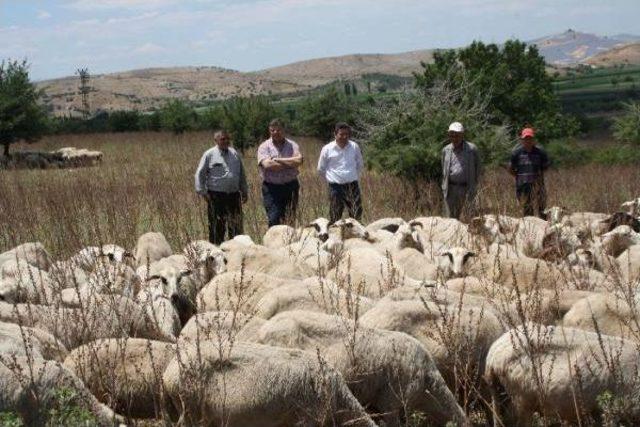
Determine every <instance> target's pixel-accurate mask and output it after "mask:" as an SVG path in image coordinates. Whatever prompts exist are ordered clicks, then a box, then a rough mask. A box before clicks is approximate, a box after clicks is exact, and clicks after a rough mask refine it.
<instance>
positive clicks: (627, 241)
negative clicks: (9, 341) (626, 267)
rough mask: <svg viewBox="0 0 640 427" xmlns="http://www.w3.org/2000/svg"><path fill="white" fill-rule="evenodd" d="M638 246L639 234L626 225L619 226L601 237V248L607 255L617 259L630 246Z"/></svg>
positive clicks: (639, 241) (639, 242)
mask: <svg viewBox="0 0 640 427" xmlns="http://www.w3.org/2000/svg"><path fill="white" fill-rule="evenodd" d="M639 244H640V233H636V232H635V231H633V229H632V228H631V227H629V226H628V225H620V226H618V227H616V228H615V229H613V230H611V231H609V232H608V233H605V234H603V235H602V237H601V247H602V248H603V250H604V252H605V253H606V254H607V255H611V256H612V257H614V258H617V257H618V256H620V254H622V253H623V252H624V251H626V250H627V249H629V247H630V246H632V245H639Z"/></svg>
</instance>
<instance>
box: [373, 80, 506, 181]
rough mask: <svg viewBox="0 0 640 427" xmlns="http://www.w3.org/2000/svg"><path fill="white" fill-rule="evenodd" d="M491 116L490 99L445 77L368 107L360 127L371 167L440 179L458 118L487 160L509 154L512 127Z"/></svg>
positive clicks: (494, 161) (411, 176) (495, 160)
mask: <svg viewBox="0 0 640 427" xmlns="http://www.w3.org/2000/svg"><path fill="white" fill-rule="evenodd" d="M489 119H490V114H489V113H488V104H487V100H486V99H481V98H470V97H468V96H467V91H466V90H465V87H464V86H463V87H462V88H460V87H455V86H453V85H452V83H451V82H449V81H440V82H437V83H436V84H434V85H433V86H432V87H431V88H429V89H425V90H421V91H418V92H416V93H407V94H404V95H403V96H401V97H400V98H398V99H396V100H393V101H390V102H389V101H387V102H384V103H382V104H378V105H376V106H374V107H371V108H369V109H367V110H366V113H365V115H364V121H363V123H362V124H361V126H360V127H361V128H362V139H363V140H364V141H365V143H366V145H365V149H366V152H367V158H368V162H369V165H370V166H372V167H373V168H375V169H378V170H381V171H386V172H390V173H392V174H394V175H397V176H401V177H405V178H408V179H410V180H417V179H426V180H435V179H438V178H440V176H441V173H442V171H441V165H440V161H441V151H442V148H443V147H444V146H445V145H446V144H448V140H447V129H448V127H449V124H450V123H451V122H453V121H460V122H462V123H463V124H464V126H465V128H466V135H465V139H467V140H469V141H471V142H473V143H474V144H476V145H477V146H478V148H479V150H480V155H481V157H482V162H483V164H485V165H487V164H489V165H492V164H493V165H495V164H499V163H502V162H505V161H506V160H507V159H508V157H509V153H510V150H511V147H512V145H513V141H510V138H509V136H508V129H507V128H506V127H503V126H496V125H492V124H491V123H490V121H489Z"/></svg>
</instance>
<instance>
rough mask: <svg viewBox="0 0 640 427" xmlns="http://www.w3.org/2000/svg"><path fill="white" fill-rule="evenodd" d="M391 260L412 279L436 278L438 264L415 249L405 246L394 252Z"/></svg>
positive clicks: (430, 279)
mask: <svg viewBox="0 0 640 427" xmlns="http://www.w3.org/2000/svg"><path fill="white" fill-rule="evenodd" d="M393 261H394V262H395V263H397V264H398V265H399V266H400V267H402V269H403V270H404V272H405V273H406V274H407V276H408V277H410V278H412V279H415V280H425V281H433V280H436V279H437V278H438V264H437V263H436V262H434V260H433V259H431V258H430V257H428V256H426V255H425V254H424V253H422V252H420V251H418V250H416V249H413V248H406V249H402V250H401V251H398V252H395V253H394V254H393Z"/></svg>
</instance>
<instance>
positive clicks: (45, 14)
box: [37, 10, 51, 20]
mask: <svg viewBox="0 0 640 427" xmlns="http://www.w3.org/2000/svg"><path fill="white" fill-rule="evenodd" d="M37 17H38V19H41V20H44V19H49V18H51V14H50V13H49V12H47V11H46V10H39V11H38V15H37Z"/></svg>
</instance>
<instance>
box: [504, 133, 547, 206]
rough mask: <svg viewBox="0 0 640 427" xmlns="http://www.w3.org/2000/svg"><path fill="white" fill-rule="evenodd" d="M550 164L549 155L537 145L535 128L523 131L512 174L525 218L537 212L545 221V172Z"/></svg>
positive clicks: (512, 155)
mask: <svg viewBox="0 0 640 427" xmlns="http://www.w3.org/2000/svg"><path fill="white" fill-rule="evenodd" d="M550 164H551V162H550V160H549V156H547V153H546V152H545V151H544V150H543V149H542V148H541V147H539V146H537V145H536V140H535V132H534V130H533V128H531V127H525V128H524V129H522V132H521V133H520V144H519V145H518V146H517V147H516V148H515V149H514V150H513V152H512V153H511V168H510V172H511V175H513V176H514V177H515V178H516V197H517V198H518V202H520V205H521V206H522V209H523V215H524V216H533V215H534V210H535V211H537V214H538V216H539V217H540V218H543V219H545V214H544V210H545V204H546V192H545V188H544V171H546V170H547V169H548V168H549V165H550Z"/></svg>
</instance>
